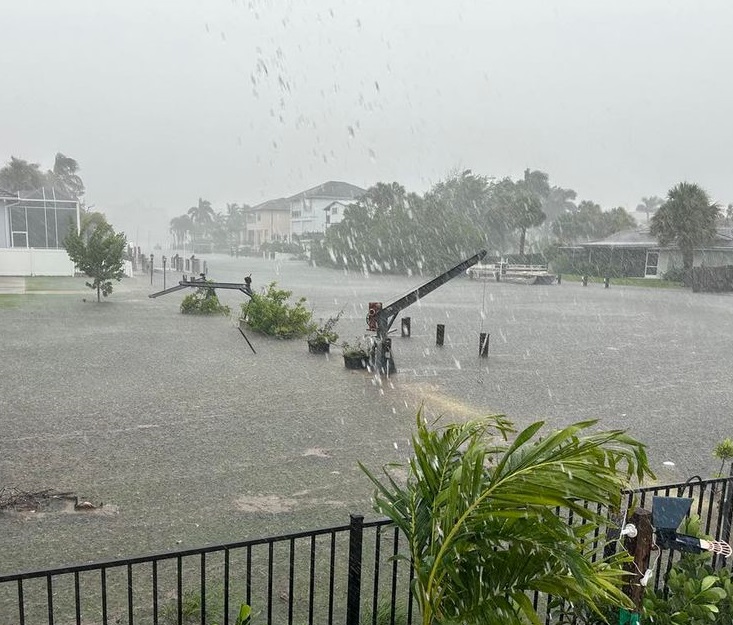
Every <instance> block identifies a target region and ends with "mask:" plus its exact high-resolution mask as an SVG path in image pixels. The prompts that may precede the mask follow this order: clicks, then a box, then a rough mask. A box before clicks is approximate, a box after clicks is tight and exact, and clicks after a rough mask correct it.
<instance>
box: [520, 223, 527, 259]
mask: <svg viewBox="0 0 733 625" xmlns="http://www.w3.org/2000/svg"><path fill="white" fill-rule="evenodd" d="M526 238H527V229H526V228H522V229H521V230H520V231H519V255H520V256H524V240H525V239H526Z"/></svg>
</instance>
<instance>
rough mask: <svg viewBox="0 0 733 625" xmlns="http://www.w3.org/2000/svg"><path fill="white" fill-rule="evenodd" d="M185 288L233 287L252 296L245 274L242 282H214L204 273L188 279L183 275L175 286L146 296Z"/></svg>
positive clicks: (250, 283) (166, 293)
mask: <svg viewBox="0 0 733 625" xmlns="http://www.w3.org/2000/svg"><path fill="white" fill-rule="evenodd" d="M187 288H194V289H211V290H212V291H213V290H214V289H234V290H236V291H242V293H244V294H245V295H247V296H248V297H252V278H251V277H250V276H247V277H246V278H245V279H244V284H240V283H238V282H214V281H210V280H207V279H206V274H205V273H202V274H199V277H198V278H193V277H192V278H191V279H190V280H189V279H187V278H186V275H185V274H184V275H183V280H180V281H179V282H178V284H177V285H176V286H172V287H170V288H169V289H164V290H162V291H158V292H157V293H151V294H150V295H148V297H160V296H161V295H168V293H174V292H175V291H181V290H183V289H187Z"/></svg>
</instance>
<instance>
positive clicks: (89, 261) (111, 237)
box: [64, 213, 127, 302]
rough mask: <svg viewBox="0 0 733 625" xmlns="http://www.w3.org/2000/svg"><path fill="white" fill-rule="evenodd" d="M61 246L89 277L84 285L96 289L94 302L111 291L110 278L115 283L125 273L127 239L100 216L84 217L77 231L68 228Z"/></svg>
mask: <svg viewBox="0 0 733 625" xmlns="http://www.w3.org/2000/svg"><path fill="white" fill-rule="evenodd" d="M94 215H100V214H99V213H94ZM85 217H86V216H85ZM64 247H65V248H66V251H67V252H68V254H69V258H71V261H72V262H73V263H74V264H75V265H76V266H77V268H78V269H79V270H80V271H82V272H83V273H84V274H86V275H87V276H89V277H90V278H92V282H87V283H86V285H87V286H88V287H89V288H90V289H94V290H96V291H97V302H99V301H100V300H101V295H104V296H105V297H107V296H108V295H109V294H110V293H112V280H116V281H117V282H119V281H120V280H121V279H122V277H123V276H124V275H125V272H124V266H125V261H124V253H125V248H126V247H127V239H126V238H125V235H124V233H122V232H119V233H116V232H115V231H114V230H113V229H112V226H110V225H109V224H108V223H107V222H106V220H104V218H103V217H102V219H101V220H100V219H99V218H98V217H96V218H88V219H84V220H83V221H82V225H81V229H80V231H79V232H77V231H76V229H75V228H72V229H71V230H70V231H69V234H68V235H67V237H66V238H65V239H64Z"/></svg>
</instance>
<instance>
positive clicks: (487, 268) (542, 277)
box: [466, 262, 557, 284]
mask: <svg viewBox="0 0 733 625" xmlns="http://www.w3.org/2000/svg"><path fill="white" fill-rule="evenodd" d="M466 274H467V275H468V277H469V278H471V279H472V280H479V279H482V278H483V279H485V278H493V279H494V280H496V281H497V282H511V283H513V284H555V282H557V276H556V275H555V274H553V273H550V272H549V271H548V270H547V265H514V264H510V263H505V262H499V263H489V264H486V265H482V264H478V265H474V266H473V267H469V268H468V269H466Z"/></svg>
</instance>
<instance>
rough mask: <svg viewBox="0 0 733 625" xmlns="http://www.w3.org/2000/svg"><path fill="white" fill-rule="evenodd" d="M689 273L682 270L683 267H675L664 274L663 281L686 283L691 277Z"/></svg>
mask: <svg viewBox="0 0 733 625" xmlns="http://www.w3.org/2000/svg"><path fill="white" fill-rule="evenodd" d="M689 273H690V272H689V271H686V270H685V269H682V267H674V266H673V267H670V268H669V270H667V271H666V272H665V273H663V274H662V280H669V281H670V282H684V281H685V280H686V278H687V277H688V276H689Z"/></svg>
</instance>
